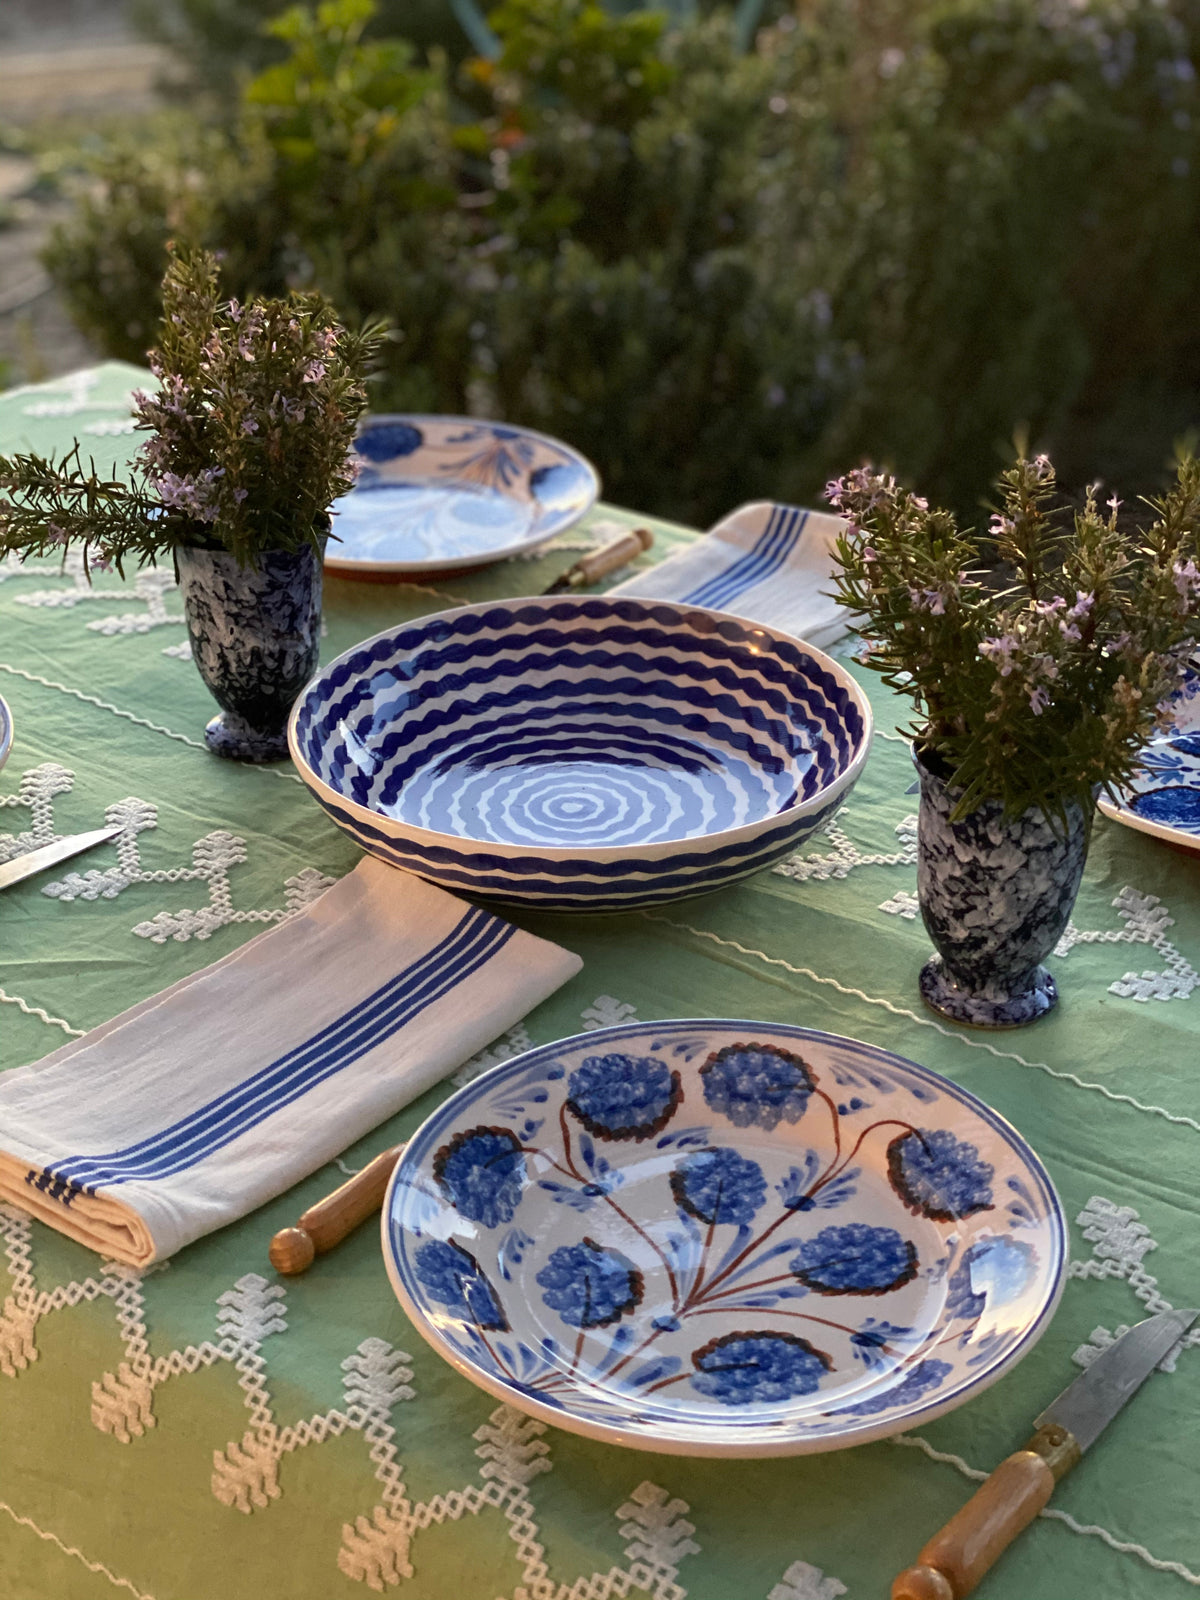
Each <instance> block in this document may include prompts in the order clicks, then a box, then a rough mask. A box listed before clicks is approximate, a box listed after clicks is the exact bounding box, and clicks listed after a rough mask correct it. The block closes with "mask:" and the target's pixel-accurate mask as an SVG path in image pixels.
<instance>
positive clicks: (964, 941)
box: [916, 756, 1094, 1028]
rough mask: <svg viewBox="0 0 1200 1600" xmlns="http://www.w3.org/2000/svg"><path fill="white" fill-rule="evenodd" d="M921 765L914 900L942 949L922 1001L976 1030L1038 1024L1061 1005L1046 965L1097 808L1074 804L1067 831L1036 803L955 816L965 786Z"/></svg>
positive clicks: (924, 983)
mask: <svg viewBox="0 0 1200 1600" xmlns="http://www.w3.org/2000/svg"><path fill="white" fill-rule="evenodd" d="M916 763H917V770H918V772H919V774H920V779H921V805H920V811H919V814H918V827H917V897H918V899H919V901H920V904H921V916H922V918H923V920H924V923H925V927H926V929H927V930H928V933H929V937H930V938H931V939H932V940H933V942H934V944H935V945H936V946H937V948H938V952H939V953H938V954H937V955H935V956H933V957H932V958H931V959H930V960H929V961H927V962H926V963H925V965H924V967H922V969H921V978H920V985H921V998H922V999H923V1000H924V1001H925V1002H926V1004H927V1005H929V1006H931V1007H932V1008H933V1010H934V1011H938V1012H940V1013H941V1014H942V1016H944V1017H949V1018H950V1019H951V1021H953V1022H963V1023H968V1024H970V1025H971V1026H973V1027H976V1028H1018V1027H1020V1026H1021V1025H1022V1024H1023V1023H1026V1022H1033V1021H1035V1020H1036V1019H1037V1018H1038V1017H1041V1016H1044V1015H1045V1014H1046V1012H1047V1011H1050V1010H1051V1009H1052V1008H1053V1007H1054V1006H1055V1005H1057V1003H1058V989H1057V987H1056V985H1055V982H1054V979H1053V978H1052V977H1051V975H1050V973H1049V972H1047V970H1046V968H1045V967H1044V966H1042V965H1041V962H1042V961H1043V960H1044V959H1045V957H1046V956H1048V955H1049V954H1050V952H1051V951H1052V950H1053V949H1054V946H1055V945H1056V944H1057V943H1058V940H1059V937H1060V935H1061V934H1062V931H1063V929H1064V928H1065V927H1066V925H1067V919H1068V918H1069V917H1070V915H1071V907H1072V906H1073V905H1074V904H1075V896H1076V895H1077V894H1078V892H1079V880H1080V878H1081V877H1082V876H1083V863H1084V860H1085V858H1086V856H1087V850H1088V843H1089V841H1090V838H1091V824H1092V816H1093V814H1094V813H1093V812H1091V811H1088V813H1087V814H1086V815H1085V813H1084V811H1083V809H1082V807H1080V806H1079V805H1077V804H1073V805H1071V806H1069V807H1068V809H1067V825H1066V827H1065V828H1064V826H1063V824H1062V821H1061V820H1059V819H1057V818H1048V817H1047V816H1046V815H1045V813H1044V812H1042V811H1041V810H1040V809H1036V808H1035V809H1031V810H1029V811H1026V812H1023V813H1022V815H1021V816H1019V817H1017V818H1016V819H1015V820H1013V821H1006V820H1005V818H1004V810H1003V807H1002V806H1001V804H1000V803H999V801H995V800H989V801H985V802H984V804H983V805H981V806H980V807H979V808H978V809H977V810H975V811H973V812H971V814H970V815H969V816H966V817H964V818H963V819H962V820H961V821H959V822H951V820H950V813H951V812H952V811H953V809H954V806H955V803H956V801H957V800H958V798H959V795H960V793H961V791H959V790H954V789H952V788H950V787H949V786H948V785H947V784H946V783H945V781H944V780H943V779H942V778H941V777H939V776H938V774H937V773H936V772H935V771H932V770H931V769H930V766H929V765H927V764H926V761H925V760H924V759H923V758H921V757H919V756H918V757H917V758H916Z"/></svg>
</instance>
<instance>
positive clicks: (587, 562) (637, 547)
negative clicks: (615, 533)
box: [574, 528, 654, 588]
mask: <svg viewBox="0 0 1200 1600" xmlns="http://www.w3.org/2000/svg"><path fill="white" fill-rule="evenodd" d="M653 543H654V535H653V534H652V533H651V532H650V530H649V529H648V528H631V529H630V531H629V532H628V533H623V534H622V535H621V537H620V538H619V539H614V540H613V541H612V543H611V544H606V545H603V546H602V547H601V548H600V549H599V550H597V551H595V552H594V553H593V554H592V555H590V556H584V557H583V558H582V559H581V560H580V561H579V562H577V563H576V566H575V568H574V571H575V572H577V573H578V574H579V577H578V579H577V580H576V582H577V583H578V585H579V587H580V588H586V587H587V586H588V585H590V584H593V583H598V582H599V580H600V579H601V578H606V577H607V576H608V574H609V573H610V572H615V571H616V570H617V568H618V567H623V566H624V565H625V564H626V562H629V561H635V560H636V559H637V557H638V556H640V555H641V554H642V553H643V551H646V550H649V548H650V546H651V545H652V544H653Z"/></svg>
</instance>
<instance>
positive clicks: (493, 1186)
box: [433, 1128, 525, 1228]
mask: <svg viewBox="0 0 1200 1600" xmlns="http://www.w3.org/2000/svg"><path fill="white" fill-rule="evenodd" d="M433 1175H434V1177H435V1178H436V1179H437V1181H438V1182H439V1183H440V1184H441V1186H442V1188H443V1189H444V1190H445V1191H446V1194H447V1196H448V1198H449V1200H450V1202H451V1204H452V1205H453V1206H454V1209H455V1210H456V1211H457V1212H458V1213H459V1214H460V1215H461V1216H464V1217H466V1218H467V1219H468V1221H470V1222H481V1223H482V1224H483V1226H484V1227H485V1228H497V1227H499V1226H500V1224H501V1223H502V1222H511V1221H512V1219H513V1212H514V1211H515V1210H516V1209H517V1206H518V1205H519V1204H520V1200H521V1190H522V1188H523V1186H524V1183H525V1157H524V1154H523V1153H522V1150H521V1141H520V1140H519V1139H518V1138H517V1136H516V1134H515V1133H514V1132H513V1131H512V1129H511V1128H468V1129H466V1131H465V1132H463V1133H456V1134H455V1135H454V1137H453V1139H451V1140H450V1142H449V1143H448V1144H444V1145H443V1146H442V1148H441V1149H440V1150H439V1151H438V1152H437V1154H436V1155H435V1156H434V1158H433Z"/></svg>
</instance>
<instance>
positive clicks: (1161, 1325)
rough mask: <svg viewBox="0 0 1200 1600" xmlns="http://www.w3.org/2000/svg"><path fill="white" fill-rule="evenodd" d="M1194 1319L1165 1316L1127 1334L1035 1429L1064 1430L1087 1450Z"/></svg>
mask: <svg viewBox="0 0 1200 1600" xmlns="http://www.w3.org/2000/svg"><path fill="white" fill-rule="evenodd" d="M1197 1317H1200V1311H1163V1312H1160V1313H1159V1315H1158V1316H1157V1317H1147V1318H1146V1320H1145V1321H1144V1322H1139V1323H1138V1324H1137V1326H1136V1327H1133V1328H1130V1330H1129V1332H1128V1333H1123V1334H1122V1335H1121V1337H1120V1338H1119V1339H1118V1340H1117V1341H1116V1343H1115V1344H1111V1345H1109V1347H1108V1349H1107V1350H1105V1351H1103V1352H1102V1353H1101V1354H1100V1355H1098V1356H1097V1357H1096V1359H1095V1360H1094V1361H1093V1362H1092V1364H1091V1366H1090V1367H1089V1368H1088V1369H1087V1371H1086V1372H1085V1373H1084V1374H1083V1376H1082V1377H1079V1378H1076V1379H1075V1382H1074V1383H1072V1384H1068V1386H1067V1387H1066V1388H1065V1389H1064V1390H1063V1392H1062V1393H1061V1394H1060V1395H1059V1396H1058V1398H1057V1399H1056V1400H1052V1401H1051V1402H1050V1404H1049V1405H1048V1406H1047V1407H1046V1409H1045V1411H1043V1412H1042V1414H1041V1416H1040V1417H1038V1418H1037V1419H1036V1420H1035V1422H1034V1426H1035V1427H1037V1428H1044V1427H1046V1426H1047V1425H1051V1426H1054V1427H1058V1428H1065V1429H1066V1430H1067V1432H1068V1433H1070V1434H1073V1435H1074V1438H1075V1442H1076V1443H1077V1444H1078V1446H1079V1448H1080V1450H1086V1449H1087V1448H1088V1446H1089V1445H1092V1444H1094V1443H1095V1442H1096V1440H1097V1439H1098V1438H1099V1437H1100V1435H1101V1433H1103V1431H1104V1429H1105V1428H1106V1427H1107V1426H1108V1424H1109V1423H1110V1422H1111V1421H1112V1419H1113V1418H1114V1417H1115V1416H1116V1414H1117V1412H1118V1411H1120V1409H1121V1407H1122V1406H1123V1405H1124V1404H1125V1402H1126V1401H1127V1400H1128V1399H1130V1398H1131V1396H1132V1395H1133V1394H1135V1393H1136V1391H1137V1390H1138V1389H1140V1388H1141V1386H1142V1384H1143V1383H1145V1381H1146V1379H1147V1378H1148V1377H1149V1376H1150V1374H1151V1373H1152V1372H1153V1371H1154V1369H1155V1367H1156V1366H1157V1365H1158V1363H1159V1362H1160V1361H1161V1360H1162V1358H1163V1357H1164V1356H1165V1355H1166V1354H1167V1353H1168V1351H1169V1350H1170V1349H1171V1348H1172V1346H1173V1345H1176V1344H1178V1342H1179V1340H1180V1339H1181V1338H1182V1337H1183V1335H1184V1334H1185V1333H1186V1332H1187V1331H1188V1329H1189V1328H1190V1327H1191V1325H1192V1323H1193V1322H1195V1320H1196V1318H1197Z"/></svg>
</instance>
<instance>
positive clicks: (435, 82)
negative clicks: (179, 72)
mask: <svg viewBox="0 0 1200 1600" xmlns="http://www.w3.org/2000/svg"><path fill="white" fill-rule="evenodd" d="M222 8H224V10H223V9H222ZM274 9H275V8H274V6H273V5H272V4H271V0H254V4H253V5H250V4H246V3H244V0H237V3H236V5H235V4H234V0H177V4H176V8H175V10H174V11H173V12H164V13H162V17H163V18H164V19H165V20H164V21H162V24H161V25H162V27H165V28H168V29H169V28H172V27H173V28H174V29H175V37H176V42H177V44H178V46H179V48H180V50H181V53H182V54H183V55H184V56H186V58H187V59H188V61H189V62H190V64H191V67H192V72H193V82H194V86H195V88H196V91H197V92H196V94H195V95H194V97H193V98H192V99H191V100H190V101H188V102H187V104H186V105H185V107H184V109H180V110H177V111H174V112H171V113H169V114H167V113H165V114H164V115H163V116H161V117H160V118H157V119H156V120H155V121H154V122H153V123H151V124H150V125H147V126H139V127H137V128H135V129H133V130H131V131H130V133H129V134H127V135H126V136H124V137H114V138H110V139H108V140H107V141H106V142H105V143H104V144H103V145H102V146H101V147H100V148H99V149H97V150H96V151H94V152H93V153H92V155H91V156H90V158H89V160H88V165H87V171H86V173H85V174H84V175H83V177H82V180H81V182H80V193H79V199H78V203H77V207H76V210H75V213H74V215H73V218H72V219H71V220H70V221H69V222H68V223H66V224H65V225H63V226H62V227H60V229H59V230H58V233H57V235H56V236H55V238H54V240H53V242H52V244H51V246H50V249H49V253H48V264H49V266H50V269H51V271H52V273H53V275H54V277H55V279H56V280H57V282H58V283H59V284H60V286H61V287H62V288H63V289H64V290H65V292H66V294H67V296H68V298H69V301H70V304H71V306H72V309H73V311H74V314H75V315H76V317H77V318H78V320H79V321H80V323H81V324H82V325H83V327H84V328H85V329H86V330H88V331H89V332H91V333H92V334H93V335H94V336H95V337H96V338H97V339H98V340H99V341H100V343H101V344H102V346H103V348H104V349H105V350H106V351H107V352H109V353H111V354H114V355H119V356H124V357H126V358H129V359H134V360H137V359H140V358H141V354H142V352H143V351H144V350H145V349H146V348H147V346H148V345H149V343H150V342H151V336H152V333H153V327H154V322H155V318H156V315H157V303H156V293H157V284H158V280H159V277H160V275H161V272H162V268H163V263H164V250H165V242H166V240H167V239H168V238H169V237H173V236H174V237H194V238H195V239H197V240H199V241H201V242H203V243H205V244H207V245H209V246H210V247H212V248H215V249H217V250H219V251H222V252H223V253H224V254H223V272H224V276H225V283H226V286H227V288H228V289H229V290H230V291H231V292H233V293H236V294H238V295H239V296H244V295H246V294H248V293H251V292H254V291H258V292H262V293H276V292H279V291H280V290H282V289H283V288H285V287H287V286H288V285H297V286H307V285H309V284H314V283H315V284H317V285H319V286H320V287H321V288H322V289H324V290H325V291H326V292H327V293H328V294H330V295H331V296H332V297H333V299H334V300H335V302H336V303H337V305H338V306H339V308H340V310H341V312H342V313H343V315H344V316H346V317H347V318H348V319H350V320H351V321H357V320H359V319H362V318H366V317H372V316H383V317H386V318H387V319H388V321H389V322H390V324H391V326H392V328H393V330H394V333H393V337H392V339H391V341H390V342H389V344H388V347H387V357H386V363H385V367H384V370H383V371H382V373H381V374H380V377H379V380H378V383H377V387H376V390H375V394H374V398H373V405H374V407H375V409H377V410H384V409H404V408H410V409H419V410H429V411H444V412H453V413H459V412H464V411H471V412H473V413H475V414H480V415H492V416H497V417H504V418H507V419H509V420H512V421H518V422H524V423H527V424H530V425H532V426H534V427H538V428H542V429H544V430H546V431H548V432H551V433H554V434H557V435H559V436H561V437H563V438H566V439H568V440H570V441H571V442H572V443H574V444H576V445H577V446H578V447H579V448H581V449H582V450H584V451H585V452H586V453H587V454H588V455H590V456H591V457H592V459H593V460H594V461H595V462H596V464H597V466H598V467H599V469H600V472H601V474H602V477H603V479H604V490H605V494H606V495H607V497H608V498H610V499H612V500H615V501H618V502H623V503H625V504H628V505H631V506H635V507H638V508H640V509H643V510H646V511H651V512H658V513H660V514H664V515H668V516H673V517H676V518H679V519H682V520H686V521H691V522H696V523H700V524H705V523H708V522H711V521H712V520H714V519H715V518H716V517H717V516H719V515H721V514H722V513H723V512H725V511H727V510H729V509H730V508H731V507H732V506H734V505H736V504H737V503H739V502H740V501H742V500H745V499H750V498H760V497H779V498H790V499H796V500H801V501H807V502H809V503H811V502H813V501H814V499H815V497H816V496H817V495H818V494H819V492H820V487H821V484H822V482H823V480H824V478H825V477H826V476H828V475H829V473H830V472H831V471H834V470H842V469H844V468H845V467H846V466H848V465H850V464H853V463H854V462H855V461H857V460H861V459H863V458H865V457H870V458H871V459H873V460H875V461H876V462H881V463H886V464H887V465H889V466H891V467H892V468H894V469H895V470H896V471H898V472H900V473H902V474H903V475H904V476H905V477H906V478H907V479H908V480H910V481H912V482H914V483H916V484H917V485H918V486H919V488H920V489H921V491H922V492H923V493H925V494H927V495H930V496H936V497H937V498H938V499H940V500H944V501H946V502H948V503H950V504H951V505H953V506H955V507H956V508H957V509H959V510H960V511H961V512H964V513H966V514H967V515H968V516H972V517H973V516H975V515H976V514H977V512H978V507H979V503H980V500H981V497H982V496H983V495H984V494H985V493H986V491H987V486H988V484H989V483H990V481H991V480H992V479H993V478H994V476H995V473H996V470H997V467H998V465H999V463H1000V460H1001V458H1002V455H1003V453H1004V451H1005V449H1006V447H1007V445H1008V443H1009V441H1010V440H1011V438H1012V435H1013V431H1014V428H1017V427H1021V428H1024V429H1026V430H1027V431H1028V434H1029V437H1030V439H1031V441H1032V442H1033V443H1034V444H1035V445H1037V446H1038V447H1039V448H1047V449H1050V450H1051V451H1052V452H1053V453H1054V458H1055V461H1056V463H1057V464H1058V465H1059V468H1060V473H1061V476H1062V478H1063V480H1064V481H1066V482H1067V483H1068V484H1072V485H1074V486H1082V485H1083V484H1085V483H1087V482H1089V481H1091V480H1092V479H1094V478H1103V479H1105V480H1106V481H1109V482H1114V481H1115V482H1116V483H1118V484H1119V485H1120V486H1121V489H1122V492H1123V493H1126V494H1133V493H1135V492H1138V491H1147V490H1150V489H1152V488H1157V487H1158V486H1159V484H1160V483H1161V482H1162V481H1163V476H1164V468H1165V461H1166V457H1167V455H1168V454H1169V450H1170V445H1171V442H1172V440H1173V439H1174V438H1177V437H1179V436H1181V435H1184V434H1186V433H1188V432H1189V431H1190V430H1191V429H1192V427H1193V425H1194V423H1195V422H1196V420H1197V416H1198V413H1200V392H1198V391H1200V316H1198V309H1197V308H1198V306H1200V252H1198V250H1197V242H1198V241H1197V203H1198V198H1200V187H1198V185H1200V122H1198V121H1197V118H1198V116H1200V104H1198V90H1197V80H1196V69H1197V54H1198V51H1200V0H937V3H934V0H857V3H856V0H800V3H799V5H798V8H797V10H796V11H795V13H794V14H792V13H788V14H785V15H782V16H778V17H776V18H775V20H774V21H772V22H771V23H770V24H769V25H768V26H766V27H764V28H762V29H761V30H760V31H759V33H758V36H757V40H756V43H755V45H754V47H753V48H752V49H751V50H749V51H740V50H739V49H738V48H737V44H736V42H735V28H734V23H733V19H732V17H731V15H730V14H729V13H726V12H722V11H719V10H718V11H714V12H711V13H710V14H708V15H698V14H697V15H690V16H688V15H682V17H681V14H679V13H677V15H676V17H675V19H674V21H673V22H672V23H671V25H669V26H668V19H667V18H665V17H663V16H660V15H657V14H655V13H650V12H645V11H639V10H631V11H627V12H624V13H620V12H618V11H612V10H604V9H602V8H601V7H600V5H598V4H596V3H593V0H501V3H500V4H499V5H498V6H496V7H494V8H493V9H492V10H491V11H490V12H489V14H488V22H489V25H490V27H491V29H492V30H493V32H494V33H495V35H496V36H497V38H498V40H499V44H500V53H499V55H498V56H497V57H496V58H494V59H484V58H478V57H471V56H469V55H467V53H466V50H465V47H464V43H463V35H462V31H461V29H457V27H456V25H451V26H448V25H447V15H448V13H446V12H445V11H444V10H441V11H439V10H438V9H437V7H436V6H435V5H434V3H433V0H403V3H401V0H388V3H387V4H386V6H385V7H384V8H383V9H382V10H381V11H380V12H379V13H378V14H377V15H375V16H372V15H371V8H370V5H369V0H332V3H328V4H323V5H321V6H320V7H319V8H318V10H317V11H316V12H315V13H312V12H307V11H304V10H294V11H290V12H287V13H286V14H285V15H283V16H282V17H279V16H276V17H275V18H274V20H273V21H272V22H271V23H270V24H269V27H270V29H271V31H270V33H269V34H267V35H266V36H261V37H260V36H259V35H258V34H257V33H252V30H251V24H252V25H253V28H255V29H256V28H257V27H258V25H259V23H260V21H261V20H262V19H263V17H264V16H265V14H266V13H268V12H271V11H273V10H274ZM225 11H229V12H230V17H231V18H232V17H233V15H234V13H236V15H237V19H238V21H237V26H238V28H240V29H241V30H242V34H244V35H245V38H244V39H242V42H241V43H240V44H239V43H238V42H237V40H238V39H239V38H241V35H239V34H236V30H233V31H232V32H231V31H230V29H232V28H233V23H232V22H231V21H230V19H229V18H225V20H224V22H223V21H222V18H224V12H225ZM767 14H768V16H769V15H770V13H767ZM172 19H173V20H172ZM226 22H228V23H229V27H228V28H226V27H225V23H226ZM402 28H404V29H406V30H407V32H408V33H409V34H410V35H411V42H406V41H404V40H403V39H401V37H400V35H399V30H400V29H402ZM251 44H253V51H254V52H259V53H257V54H253V53H252V54H251V55H247V53H246V52H247V51H250V49H251ZM239 51H241V55H240V57H239V54H238V52H239ZM237 59H241V60H242V61H243V62H246V61H251V63H252V64H253V65H255V66H256V67H257V68H258V74H257V76H255V77H253V78H250V79H247V78H246V77H245V76H243V78H242V79H241V81H240V82H239V81H238V80H237V76H236V73H235V71H234V63H235V61H236V60H237Z"/></svg>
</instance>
